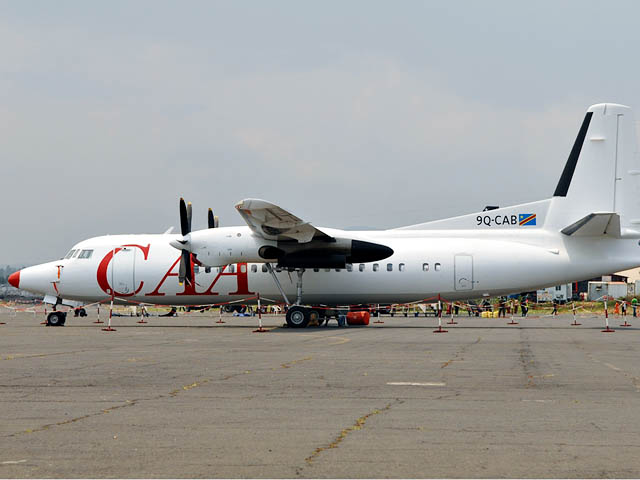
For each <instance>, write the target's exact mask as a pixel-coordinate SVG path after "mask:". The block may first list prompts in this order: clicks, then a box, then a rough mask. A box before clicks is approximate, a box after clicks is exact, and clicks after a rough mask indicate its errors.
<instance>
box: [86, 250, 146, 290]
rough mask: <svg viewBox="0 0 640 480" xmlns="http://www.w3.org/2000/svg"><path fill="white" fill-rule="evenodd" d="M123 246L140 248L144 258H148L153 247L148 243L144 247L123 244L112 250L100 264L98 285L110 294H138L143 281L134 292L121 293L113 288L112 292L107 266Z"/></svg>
mask: <svg viewBox="0 0 640 480" xmlns="http://www.w3.org/2000/svg"><path fill="white" fill-rule="evenodd" d="M123 247H135V248H139V249H140V250H141V251H142V253H143V254H144V259H145V260H146V259H147V258H148V257H149V248H151V244H149V245H147V246H146V247H143V246H142V245H123V246H122V247H118V248H115V249H113V250H111V251H110V252H109V253H107V254H106V255H105V256H104V258H103V259H102V261H101V262H100V265H98V273H97V280H98V285H99V286H100V288H101V289H102V291H103V292H104V293H106V294H108V295H112V294H113V295H114V296H116V297H132V296H134V295H137V294H138V293H139V292H140V290H142V286H143V285H144V282H143V281H141V282H140V285H138V288H136V290H135V291H134V292H131V293H119V292H116V291H115V290H113V292H112V289H111V285H110V284H109V280H108V279H107V268H109V264H110V263H111V260H113V256H114V255H117V254H118V252H119V251H120V250H122V248H123Z"/></svg>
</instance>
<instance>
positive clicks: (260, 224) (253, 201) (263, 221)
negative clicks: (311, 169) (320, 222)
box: [236, 198, 332, 243]
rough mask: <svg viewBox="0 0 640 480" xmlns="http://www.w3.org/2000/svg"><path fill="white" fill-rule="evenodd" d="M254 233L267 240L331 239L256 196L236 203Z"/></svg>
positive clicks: (305, 241)
mask: <svg viewBox="0 0 640 480" xmlns="http://www.w3.org/2000/svg"><path fill="white" fill-rule="evenodd" d="M236 210H238V213H239V214H240V215H241V216H242V218H243V219H244V221H245V222H247V225H249V228H250V229H251V230H252V231H253V233H254V234H256V235H258V236H260V237H262V238H265V239H267V240H296V241H298V242H299V243H307V242H310V241H311V240H313V239H314V238H322V239H324V240H329V239H332V237H331V236H330V235H327V234H326V233H324V232H323V231H322V230H319V229H317V228H316V227H314V226H313V225H311V224H310V223H308V222H305V221H304V220H302V219H300V218H298V217H296V216H295V215H294V214H292V213H290V212H287V211H286V210H285V209H284V208H281V207H279V206H277V205H274V204H273V203H270V202H267V201H265V200H260V199H257V198H247V199H244V200H242V201H240V202H238V203H237V204H236Z"/></svg>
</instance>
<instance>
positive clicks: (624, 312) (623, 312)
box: [620, 301, 632, 327]
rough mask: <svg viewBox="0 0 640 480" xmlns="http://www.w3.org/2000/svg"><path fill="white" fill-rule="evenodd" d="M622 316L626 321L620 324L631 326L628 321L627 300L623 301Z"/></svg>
mask: <svg viewBox="0 0 640 480" xmlns="http://www.w3.org/2000/svg"><path fill="white" fill-rule="evenodd" d="M622 303H623V305H622V318H623V319H624V323H621V324H620V326H621V327H631V326H632V325H631V324H630V323H628V322H627V305H626V303H627V302H624V301H623V302H622Z"/></svg>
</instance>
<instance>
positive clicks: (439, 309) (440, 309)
mask: <svg viewBox="0 0 640 480" xmlns="http://www.w3.org/2000/svg"><path fill="white" fill-rule="evenodd" d="M448 331H449V330H443V329H442V302H441V301H440V300H438V329H437V330H434V331H433V333H447V332H448Z"/></svg>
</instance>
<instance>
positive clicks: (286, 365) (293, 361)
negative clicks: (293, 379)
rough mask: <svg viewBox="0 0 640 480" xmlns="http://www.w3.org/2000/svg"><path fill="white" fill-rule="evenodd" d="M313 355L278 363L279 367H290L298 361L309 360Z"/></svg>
mask: <svg viewBox="0 0 640 480" xmlns="http://www.w3.org/2000/svg"><path fill="white" fill-rule="evenodd" d="M312 358H313V357H304V358H300V359H298V360H292V361H290V362H286V363H282V364H280V367H281V368H291V367H292V366H293V365H296V364H298V363H302V362H308V361H309V360H311V359H312Z"/></svg>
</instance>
